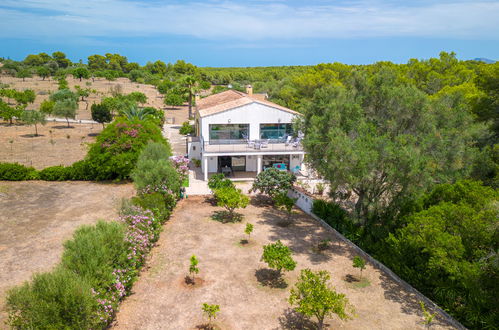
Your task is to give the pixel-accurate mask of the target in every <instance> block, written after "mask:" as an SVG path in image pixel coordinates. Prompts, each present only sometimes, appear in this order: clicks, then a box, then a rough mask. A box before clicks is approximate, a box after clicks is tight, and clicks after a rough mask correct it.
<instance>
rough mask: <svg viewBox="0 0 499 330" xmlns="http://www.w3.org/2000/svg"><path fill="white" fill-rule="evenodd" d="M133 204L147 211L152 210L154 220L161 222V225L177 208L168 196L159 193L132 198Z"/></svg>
mask: <svg viewBox="0 0 499 330" xmlns="http://www.w3.org/2000/svg"><path fill="white" fill-rule="evenodd" d="M132 203H133V204H134V205H136V206H139V207H141V208H143V209H145V210H151V212H152V213H153V214H154V218H156V219H158V220H160V221H161V223H163V222H164V221H165V220H166V219H168V217H169V216H170V214H171V210H172V209H173V207H174V206H175V201H173V202H171V201H170V200H169V198H168V197H167V196H164V195H163V194H161V193H159V192H155V193H151V194H142V195H139V196H135V197H133V198H132Z"/></svg>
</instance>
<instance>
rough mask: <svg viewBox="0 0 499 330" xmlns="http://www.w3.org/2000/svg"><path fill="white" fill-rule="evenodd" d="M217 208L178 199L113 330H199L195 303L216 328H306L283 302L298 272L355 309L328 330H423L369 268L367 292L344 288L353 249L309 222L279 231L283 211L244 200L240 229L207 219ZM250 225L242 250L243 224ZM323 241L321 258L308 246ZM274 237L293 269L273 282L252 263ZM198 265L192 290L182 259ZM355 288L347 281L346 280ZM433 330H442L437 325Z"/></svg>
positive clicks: (406, 300)
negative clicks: (324, 275) (317, 274)
mask: <svg viewBox="0 0 499 330" xmlns="http://www.w3.org/2000/svg"><path fill="white" fill-rule="evenodd" d="M218 210H220V209H219V208H217V207H214V206H212V205H211V204H210V202H209V201H208V200H206V199H205V198H204V197H201V196H199V197H198V196H196V197H190V198H189V199H187V200H184V201H182V202H181V203H180V204H179V205H178V207H177V208H176V210H175V212H174V215H173V216H172V218H171V219H170V221H169V222H168V223H167V224H166V225H165V230H164V232H163V233H162V236H161V238H160V240H159V242H158V246H157V247H155V248H154V250H153V252H152V257H151V260H150V262H149V264H148V269H147V270H145V271H144V272H143V273H142V275H141V278H140V279H139V280H138V282H137V283H136V284H135V286H134V289H133V290H134V293H133V294H132V295H131V296H130V297H128V298H127V299H126V300H125V301H124V303H123V304H122V307H121V310H120V312H119V313H118V315H117V320H116V322H115V324H114V327H115V328H117V329H201V328H203V324H206V319H204V318H203V315H202V311H201V305H202V304H203V303H209V304H219V305H220V308H221V312H220V313H219V317H218V318H217V320H216V323H217V325H218V326H219V327H220V328H221V329H310V328H312V327H313V324H311V323H310V321H307V320H303V319H301V318H300V317H299V316H298V315H297V314H296V313H294V312H293V310H292V309H290V308H289V304H288V302H287V298H288V297H289V291H290V288H291V286H292V285H294V283H295V282H296V280H297V276H298V275H299V272H300V270H301V269H304V268H311V269H313V270H328V271H329V272H330V273H331V283H332V285H333V286H334V287H335V288H336V290H337V291H339V292H341V293H345V294H346V296H347V297H348V299H349V301H350V303H351V304H352V305H353V306H354V308H355V314H356V316H355V317H354V318H353V319H352V320H349V321H340V320H339V319H338V318H332V319H328V320H327V322H326V323H327V324H328V325H329V327H330V328H332V329H333V328H342V329H423V328H424V326H423V325H422V323H421V321H422V314H421V311H420V308H419V306H418V304H417V301H418V297H416V296H414V295H413V294H412V293H410V292H408V291H406V290H405V289H404V288H402V287H401V286H399V285H398V284H397V283H395V282H394V281H393V280H391V279H390V278H389V277H387V275H386V274H384V273H382V272H380V271H379V270H377V269H374V268H373V267H372V266H371V265H368V266H367V269H366V270H364V276H365V277H366V278H367V279H368V280H369V282H370V285H368V286H367V287H363V288H360V287H356V286H354V284H353V283H351V282H349V281H351V280H354V279H355V278H356V277H358V269H354V268H353V267H352V258H353V257H354V250H353V249H352V247H350V246H347V245H346V244H343V243H340V241H339V240H338V239H337V237H335V236H334V235H333V234H332V233H331V232H329V231H326V230H325V229H324V228H323V227H321V226H320V225H319V224H318V223H317V222H316V221H315V220H313V219H312V218H310V217H309V216H307V215H306V214H304V213H302V212H301V211H298V210H297V211H296V212H297V214H296V215H295V216H294V223H293V224H292V225H290V226H287V227H283V226H281V225H280V223H282V219H283V213H281V211H278V210H275V209H274V208H272V207H269V206H265V205H263V204H260V203H258V202H256V201H255V199H253V200H252V204H251V205H250V206H248V207H247V208H246V209H244V210H242V211H241V213H242V214H243V215H244V219H243V221H242V222H240V223H221V222H218V221H215V220H213V219H211V218H210V216H211V215H212V214H213V212H214V211H218ZM246 222H250V223H253V224H254V226H255V228H254V233H253V234H252V235H251V239H250V241H249V244H247V245H241V244H240V240H241V239H244V238H245V235H244V233H243V231H244V227H245V223H246ZM327 238H328V239H331V240H332V245H331V247H330V249H329V250H327V251H325V252H321V253H319V252H317V250H316V249H315V248H314V247H315V246H316V245H317V243H318V242H320V241H321V240H322V239H327ZM278 239H280V240H281V241H282V242H283V243H284V244H286V245H287V246H289V247H290V248H291V249H292V251H293V257H294V259H295V260H296V261H297V263H298V266H297V267H296V269H295V270H294V271H292V272H289V273H286V274H285V275H284V279H285V282H286V283H284V284H282V283H278V282H277V283H276V282H275V281H272V280H271V281H269V280H270V279H272V277H271V272H269V270H268V269H267V267H266V264H265V263H263V262H261V261H260V257H261V253H262V246H263V245H264V244H268V243H269V242H275V241H276V240H278ZM193 254H195V255H196V256H197V257H198V259H199V268H200V273H199V274H198V280H197V283H198V284H197V285H195V286H194V287H192V286H189V285H187V284H185V276H186V275H187V272H188V267H189V258H190V256H191V255H193ZM354 283H355V282H354ZM434 322H435V324H434V325H433V326H432V328H434V329H438V328H449V326H448V325H446V324H445V323H443V321H441V320H438V319H437V320H436V321H434Z"/></svg>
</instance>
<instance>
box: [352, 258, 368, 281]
mask: <svg viewBox="0 0 499 330" xmlns="http://www.w3.org/2000/svg"><path fill="white" fill-rule="evenodd" d="M352 266H353V267H354V268H359V269H360V279H362V271H363V270H364V269H365V268H366V261H365V260H364V259H363V258H361V257H359V256H355V257H353V260H352Z"/></svg>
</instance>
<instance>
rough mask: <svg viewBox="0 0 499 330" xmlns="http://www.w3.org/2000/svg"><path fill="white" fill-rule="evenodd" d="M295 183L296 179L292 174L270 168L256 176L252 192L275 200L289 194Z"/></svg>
mask: <svg viewBox="0 0 499 330" xmlns="http://www.w3.org/2000/svg"><path fill="white" fill-rule="evenodd" d="M295 181H296V177H295V176H294V175H293V174H292V173H290V172H287V171H280V170H278V169H276V168H268V169H266V170H265V171H262V172H260V173H259V174H258V175H257V176H256V178H255V181H254V182H253V186H252V187H251V190H252V191H259V192H260V193H262V194H266V195H268V196H270V197H272V198H273V197H274V196H277V195H279V194H287V192H288V190H289V188H291V187H292V186H293V183H294V182H295Z"/></svg>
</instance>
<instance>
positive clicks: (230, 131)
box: [210, 124, 249, 144]
mask: <svg viewBox="0 0 499 330" xmlns="http://www.w3.org/2000/svg"><path fill="white" fill-rule="evenodd" d="M248 137H249V125H248V124H211V125H210V143H218V144H230V143H241V140H246V139H247V138H248Z"/></svg>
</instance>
